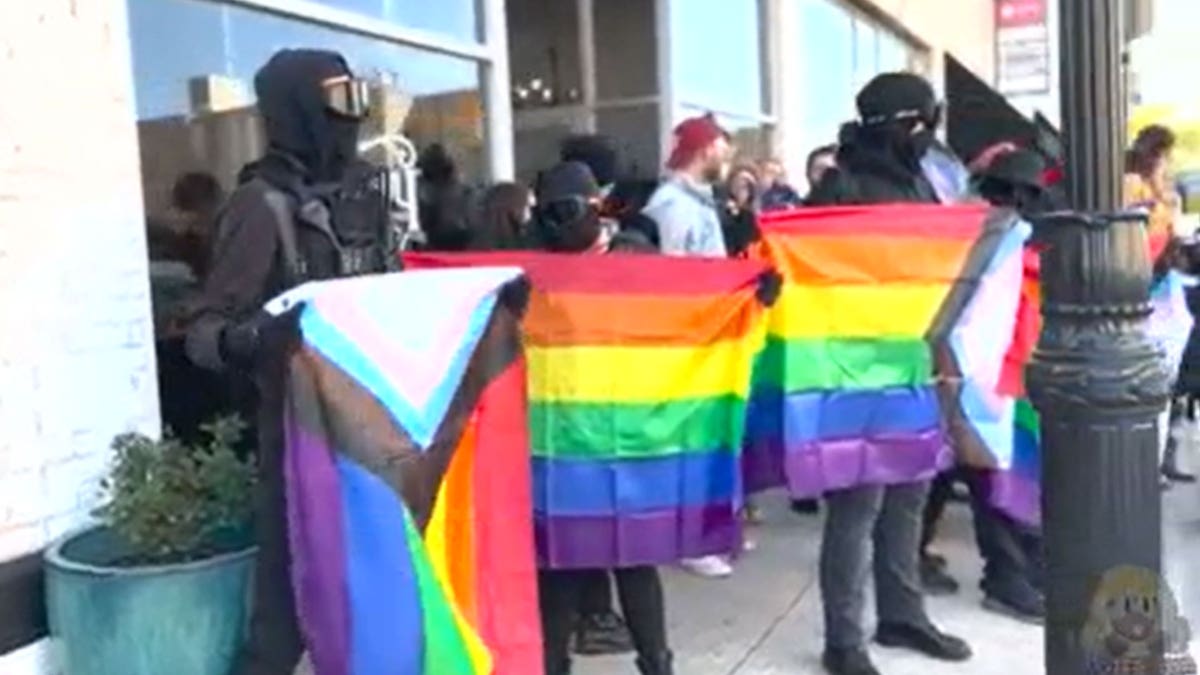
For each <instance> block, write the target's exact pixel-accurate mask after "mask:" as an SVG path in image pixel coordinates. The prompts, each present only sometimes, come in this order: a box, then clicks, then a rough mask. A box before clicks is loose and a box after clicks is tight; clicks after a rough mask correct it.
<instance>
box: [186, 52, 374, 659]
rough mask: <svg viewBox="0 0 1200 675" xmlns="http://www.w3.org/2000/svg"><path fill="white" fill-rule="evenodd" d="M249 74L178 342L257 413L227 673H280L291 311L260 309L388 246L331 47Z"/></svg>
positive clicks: (292, 651)
mask: <svg viewBox="0 0 1200 675" xmlns="http://www.w3.org/2000/svg"><path fill="white" fill-rule="evenodd" d="M254 85H255V91H256V93H257V95H258V108H259V112H260V113H261V114H262V117H263V122H264V126H265V128H266V135H267V145H268V147H267V151H266V153H265V154H264V155H263V157H262V158H261V159H259V160H258V161H256V162H254V163H253V164H251V165H249V166H247V167H246V168H245V169H243V171H242V172H241V175H240V180H241V185H240V186H239V187H238V188H237V190H236V191H235V192H234V193H233V195H232V196H231V197H230V199H229V201H228V203H227V204H226V206H225V209H224V211H223V212H222V214H221V216H220V218H219V221H218V224H217V233H216V241H215V245H214V249H213V257H212V261H211V266H210V269H209V273H208V277H207V279H206V280H205V284H204V289H203V291H202V294H201V299H200V302H199V303H198V305H197V310H196V312H195V314H194V316H193V317H192V319H191V323H190V325H189V327H188V335H187V352H188V356H189V358H191V359H192V361H193V362H195V363H196V364H198V365H200V366H202V367H206V368H209V369H211V370H215V371H219V372H223V373H226V374H228V375H229V376H230V377H231V379H233V380H234V381H235V382H236V383H238V384H239V387H238V389H239V390H240V392H241V393H242V395H241V396H240V397H239V401H240V405H239V406H238V407H239V408H240V409H241V410H242V412H243V414H244V415H245V416H246V419H249V420H256V421H257V424H256V426H257V436H258V444H257V449H258V468H259V481H260V491H259V502H258V504H257V514H256V520H257V522H256V531H257V537H258V546H259V551H258V558H257V566H258V568H257V571H256V583H255V594H254V601H253V602H254V607H253V615H252V618H251V625H250V639H249V643H248V645H247V647H246V650H245V652H244V653H243V654H241V655H240V656H239V662H238V665H237V669H236V673H238V674H239V675H290V674H291V673H292V672H293V670H294V669H295V667H296V665H297V663H298V662H299V660H300V656H301V653H302V652H303V649H304V646H303V640H302V638H301V636H300V632H299V630H298V627H297V624H296V616H295V605H294V601H293V596H292V588H291V573H290V570H289V566H290V556H289V553H288V542H287V524H286V511H285V504H284V478H283V466H282V452H283V434H282V432H283V428H282V427H283V424H282V399H283V391H282V384H283V377H282V368H283V364H282V359H281V358H279V357H281V356H282V355H283V354H284V352H285V349H284V346H285V345H284V342H285V341H286V340H287V339H289V337H290V336H291V335H293V334H294V330H295V329H294V316H293V317H284V318H282V319H274V318H271V317H269V316H268V315H266V313H265V312H263V311H262V309H261V308H262V306H263V304H264V303H265V302H266V301H267V300H269V299H271V298H272V297H274V296H276V295H278V294H279V293H282V292H283V291H286V290H288V289H289V288H292V287H294V286H296V285H298V284H300V283H302V282H304V281H308V280H312V279H327V278H332V277H339V276H349V275H356V274H365V273H371V272H382V271H386V270H388V269H392V268H393V266H394V264H393V261H394V260H395V255H394V254H395V251H394V250H393V249H392V245H391V243H390V241H391V239H390V237H389V231H390V228H389V223H388V220H387V208H386V205H385V204H384V200H383V198H382V196H381V193H380V192H378V191H376V190H375V189H373V187H372V186H373V183H372V182H371V180H372V178H374V177H376V174H374V173H372V172H371V171H369V170H367V167H366V166H365V164H364V163H362V162H360V161H359V160H358V152H357V144H358V134H359V127H360V124H361V121H362V119H363V118H364V117H365V116H366V114H367V110H368V103H369V102H368V100H367V91H368V89H367V86H366V83H365V82H363V81H361V80H358V79H355V78H354V76H353V74H352V73H351V72H350V69H349V68H348V67H347V65H346V61H345V60H344V59H343V58H342V57H341V56H340V55H338V54H336V53H333V52H325V51H313V50H283V51H280V52H279V53H277V54H275V55H274V56H273V57H271V59H270V61H268V62H267V64H266V65H265V66H263V68H262V69H261V70H259V72H258V74H257V76H256V77H255V80H254Z"/></svg>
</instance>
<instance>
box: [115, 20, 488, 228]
mask: <svg viewBox="0 0 1200 675" xmlns="http://www.w3.org/2000/svg"><path fill="white" fill-rule="evenodd" d="M129 14H130V34H131V38H132V39H131V41H132V47H133V65H134V78H135V94H136V98H137V113H138V131H139V138H140V141H141V156H142V168H143V176H144V190H145V201H146V207H147V212H148V215H149V217H150V218H151V219H154V218H158V217H163V216H164V215H165V214H166V213H167V212H168V211H169V210H170V204H171V189H172V186H173V185H174V183H175V181H176V179H177V178H178V177H179V176H180V175H182V174H185V173H196V172H201V173H206V174H209V175H211V176H213V177H214V178H216V180H217V182H218V183H219V184H220V185H221V186H222V188H224V189H225V190H229V189H231V188H232V187H234V185H235V183H236V176H237V172H238V170H239V169H240V168H241V167H242V166H243V165H244V164H246V163H247V162H249V161H251V160H253V159H255V158H256V157H257V156H258V155H259V154H261V152H262V151H263V149H264V148H263V136H262V134H261V131H260V129H259V126H260V121H259V118H258V114H257V111H256V109H255V108H254V84H253V81H254V74H255V72H256V71H257V70H258V68H259V67H261V66H262V65H263V64H264V63H265V62H266V61H267V59H268V58H270V56H271V55H272V54H273V53H275V52H276V51H277V50H279V49H281V48H285V47H307V48H317V49H330V50H335V51H337V52H340V53H341V54H343V55H344V56H345V57H346V59H347V61H348V62H349V63H350V66H351V68H352V69H353V70H354V71H355V72H356V73H357V74H359V75H360V76H363V77H367V78H369V79H371V80H372V81H373V82H374V83H375V93H376V95H375V97H374V103H375V106H376V109H375V111H374V113H373V115H372V118H371V119H370V120H369V121H368V123H367V124H366V125H365V126H364V134H365V135H368V136H372V135H378V134H381V133H383V132H385V131H386V132H387V133H395V132H396V131H397V130H402V131H403V132H404V133H405V134H406V135H408V136H409V137H410V138H411V139H412V140H413V142H414V143H416V144H417V146H418V148H423V147H427V146H428V145H430V144H433V143H435V142H440V143H442V144H444V145H445V146H447V147H448V148H449V149H450V151H451V153H452V155H453V156H454V157H455V158H456V159H457V160H458V161H459V163H460V166H461V167H462V169H463V173H464V175H465V176H467V178H468V179H482V178H483V177H484V163H483V154H484V153H483V149H484V144H483V113H482V104H481V98H480V93H479V92H480V84H479V68H478V66H477V64H475V63H474V62H472V61H468V60H462V59H456V58H453V57H449V56H444V55H440V54H435V53H432V52H427V51H423V50H420V49H416V48H412V47H406V46H401V45H396V44H392V43H388V42H383V41H379V40H373V39H369V38H365V37H361V36H358V35H352V34H349V33H343V32H339V31H336V30H332V29H329V28H325V27H321V26H316V25H312V24H307V23H303V22H300V21H294V20H289V19H283V18H280V17H277V16H273V15H268V14H263V13H259V12H255V11H251V10H247V9H242V8H236V7H230V6H222V5H216V4H211V3H207V2H196V1H195V0H129Z"/></svg>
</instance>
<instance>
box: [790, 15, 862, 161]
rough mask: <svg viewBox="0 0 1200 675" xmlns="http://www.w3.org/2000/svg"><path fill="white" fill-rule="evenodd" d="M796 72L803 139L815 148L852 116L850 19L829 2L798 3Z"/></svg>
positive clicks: (853, 60) (852, 37)
mask: <svg viewBox="0 0 1200 675" xmlns="http://www.w3.org/2000/svg"><path fill="white" fill-rule="evenodd" d="M799 21H800V23H801V26H800V36H801V38H800V44H801V45H802V47H801V49H800V50H799V57H800V59H801V63H800V68H801V69H802V70H803V72H804V80H803V81H804V84H805V91H808V92H816V93H817V95H813V96H805V97H804V127H805V138H806V139H808V142H809V143H810V144H811V145H812V146H814V147H816V146H818V145H824V144H826V143H832V142H834V141H835V140H837V131H838V127H839V125H841V124H842V123H843V122H845V121H846V120H849V119H851V118H852V117H853V116H854V95H855V93H856V89H855V86H854V79H855V77H854V76H855V72H854V62H855V58H854V17H853V16H852V15H851V14H850V12H849V11H847V10H846V9H844V8H842V7H841V6H839V5H836V4H834V3H832V2H829V0H801V7H800V12H799Z"/></svg>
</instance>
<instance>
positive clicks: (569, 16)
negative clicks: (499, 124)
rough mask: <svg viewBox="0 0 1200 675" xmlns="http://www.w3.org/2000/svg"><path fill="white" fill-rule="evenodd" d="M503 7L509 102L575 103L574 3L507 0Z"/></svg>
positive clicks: (578, 77)
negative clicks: (509, 91) (509, 72)
mask: <svg viewBox="0 0 1200 675" xmlns="http://www.w3.org/2000/svg"><path fill="white" fill-rule="evenodd" d="M506 11H507V17H508V29H509V40H508V53H509V68H510V70H511V72H512V83H513V90H512V102H513V107H514V108H516V109H517V110H523V109H527V108H544V107H551V106H560V105H574V104H578V103H579V101H580V100H581V98H582V88H583V84H582V81H583V74H582V71H581V66H580V62H579V21H578V17H577V16H576V10H575V3H574V2H563V1H562V0H508V2H507V5H506Z"/></svg>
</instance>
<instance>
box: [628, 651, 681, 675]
mask: <svg viewBox="0 0 1200 675" xmlns="http://www.w3.org/2000/svg"><path fill="white" fill-rule="evenodd" d="M672 661H674V657H673V656H672V655H671V652H669V651H668V652H659V653H657V654H652V655H650V656H639V657H637V667H638V672H639V673H641V674H642V675H675V668H674V667H673V666H672V665H671V662H672Z"/></svg>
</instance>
